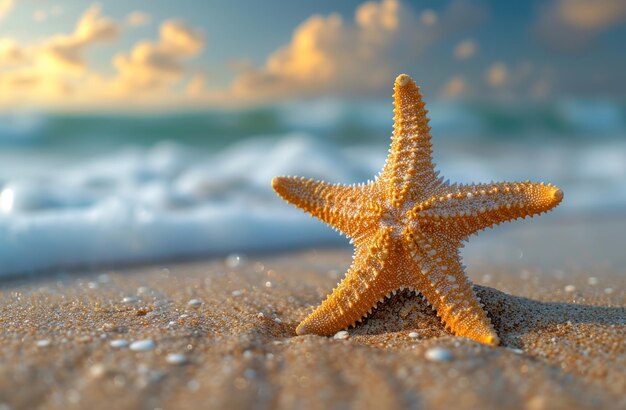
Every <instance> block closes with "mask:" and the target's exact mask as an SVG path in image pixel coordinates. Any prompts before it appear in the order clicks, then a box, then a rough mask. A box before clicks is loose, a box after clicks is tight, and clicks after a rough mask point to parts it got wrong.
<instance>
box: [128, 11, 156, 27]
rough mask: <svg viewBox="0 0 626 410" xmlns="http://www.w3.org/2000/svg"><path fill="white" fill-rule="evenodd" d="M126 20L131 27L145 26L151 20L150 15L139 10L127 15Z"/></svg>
mask: <svg viewBox="0 0 626 410" xmlns="http://www.w3.org/2000/svg"><path fill="white" fill-rule="evenodd" d="M125 21H126V24H128V25H129V26H131V27H138V26H145V25H146V24H148V23H149V22H150V15H149V14H147V13H144V12H143V11H138V10H137V11H133V12H132V13H130V14H129V15H128V16H126V19H125Z"/></svg>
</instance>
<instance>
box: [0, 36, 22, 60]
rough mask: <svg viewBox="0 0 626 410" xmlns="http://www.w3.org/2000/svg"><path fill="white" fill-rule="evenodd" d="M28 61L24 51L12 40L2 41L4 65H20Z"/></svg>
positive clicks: (0, 58) (1, 58)
mask: <svg viewBox="0 0 626 410" xmlns="http://www.w3.org/2000/svg"><path fill="white" fill-rule="evenodd" d="M25 59H26V55H25V54H24V50H22V48H21V47H20V46H19V45H18V44H17V42H16V41H15V40H13V39H10V38H2V39H0V63H2V64H4V65H13V64H19V63H21V62H23V61H24V60H25Z"/></svg>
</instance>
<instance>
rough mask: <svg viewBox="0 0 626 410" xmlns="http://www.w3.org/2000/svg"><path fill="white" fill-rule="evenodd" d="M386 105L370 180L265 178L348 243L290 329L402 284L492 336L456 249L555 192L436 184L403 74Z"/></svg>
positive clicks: (426, 133)
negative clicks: (337, 274)
mask: <svg viewBox="0 0 626 410" xmlns="http://www.w3.org/2000/svg"><path fill="white" fill-rule="evenodd" d="M394 106H395V108H394V113H395V116H394V131H393V135H392V140H391V149H390V151H389V156H388V158H387V162H386V163H385V166H384V167H383V170H382V172H381V173H380V174H379V175H378V176H377V177H376V179H375V180H374V181H372V182H369V183H367V184H360V185H351V186H346V185H339V184H329V183H326V182H322V181H314V180H310V179H305V178H298V177H275V178H274V179H273V180H272V186H273V188H274V189H275V190H276V192H277V193H278V194H279V195H280V196H281V197H283V198H284V199H285V200H287V201H288V202H291V203H292V204H294V205H296V206H298V207H299V208H302V209H303V210H305V211H306V212H308V213H310V214H311V215H313V216H315V217H317V218H319V219H321V220H322V221H324V222H325V223H327V224H328V225H330V226H332V227H333V228H335V229H338V230H339V231H341V232H342V233H343V234H345V235H346V236H347V237H349V238H351V239H352V242H353V244H354V247H355V253H354V261H353V263H352V266H351V267H350V269H348V272H347V273H346V276H345V278H344V279H343V280H342V281H341V282H340V283H339V284H338V285H337V287H336V288H335V289H334V290H333V291H332V293H330V294H329V295H328V297H327V298H326V300H324V301H323V302H322V304H321V305H320V306H319V307H318V308H317V309H315V310H314V311H313V312H312V313H311V314H310V315H309V316H308V317H306V318H305V319H304V320H303V321H302V322H301V323H300V324H299V325H298V327H297V329H296V332H297V334H299V335H302V334H308V333H315V334H318V335H332V334H334V333H336V332H337V331H338V330H341V329H344V328H346V327H349V326H352V325H354V324H355V323H356V322H358V321H360V320H362V319H363V318H364V317H366V316H367V315H368V314H369V313H371V311H372V309H373V308H375V307H376V304H377V303H378V302H380V301H382V300H384V298H385V297H387V296H390V295H392V294H394V293H395V292H396V291H398V290H402V289H405V288H408V289H411V290H414V291H416V292H420V293H421V294H422V295H423V296H424V297H425V298H426V300H427V302H428V303H430V304H431V305H432V307H433V309H435V310H436V311H437V315H438V316H439V317H440V318H441V320H442V322H443V323H444V324H445V325H446V328H447V329H449V330H450V331H452V332H453V333H454V334H456V335H458V336H464V337H468V338H470V339H473V340H476V341H479V342H481V343H487V344H498V343H499V339H498V335H497V334H496V332H495V330H494V329H493V327H492V325H491V321H490V319H489V317H488V316H487V314H486V312H485V311H484V310H483V308H482V305H481V304H480V301H479V299H478V298H477V297H476V295H475V293H474V291H473V288H472V283H471V282H470V280H469V279H468V278H467V276H466V275H465V273H464V266H463V265H462V264H461V257H460V254H459V249H460V248H461V247H462V246H463V242H464V241H465V240H467V239H468V238H469V236H471V235H472V234H475V233H476V232H478V231H480V230H483V229H485V228H488V227H493V226H494V225H498V224H500V223H501V222H505V221H509V220H514V219H517V218H525V217H526V216H532V215H536V214H540V213H543V212H546V211H549V210H550V209H552V208H554V207H555V206H556V205H558V204H559V203H560V202H561V200H562V199H563V192H562V191H561V190H560V189H559V188H557V187H555V186H552V185H550V184H544V183H540V184H538V183H531V182H529V181H527V182H509V183H506V182H505V183H491V184H470V185H457V184H450V183H448V182H447V181H445V182H444V181H443V178H441V177H439V176H438V174H439V173H438V172H436V171H435V169H434V164H433V162H432V149H431V137H430V127H429V126H428V118H427V116H426V115H427V112H428V111H427V110H426V109H425V107H424V102H423V101H422V96H421V94H420V91H419V87H417V85H416V84H415V82H414V81H413V80H412V79H411V78H410V77H409V76H407V75H405V74H402V75H400V76H398V78H396V81H395V85H394Z"/></svg>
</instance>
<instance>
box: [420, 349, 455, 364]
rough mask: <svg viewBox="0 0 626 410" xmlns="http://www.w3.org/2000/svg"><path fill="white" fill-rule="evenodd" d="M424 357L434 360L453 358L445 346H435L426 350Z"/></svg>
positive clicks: (441, 360) (446, 360) (440, 360)
mask: <svg viewBox="0 0 626 410" xmlns="http://www.w3.org/2000/svg"><path fill="white" fill-rule="evenodd" d="M424 357H426V359H428V360H430V361H433V362H448V361H450V360H451V359H452V353H450V351H449V350H447V349H444V348H443V347H433V348H430V349H428V350H427V351H426V354H424Z"/></svg>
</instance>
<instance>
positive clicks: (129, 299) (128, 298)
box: [122, 296, 139, 305]
mask: <svg viewBox="0 0 626 410" xmlns="http://www.w3.org/2000/svg"><path fill="white" fill-rule="evenodd" d="M137 302H139V299H137V298H136V297H133V296H126V297H125V298H124V299H122V303H124V304H127V305H130V304H132V303H137Z"/></svg>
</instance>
